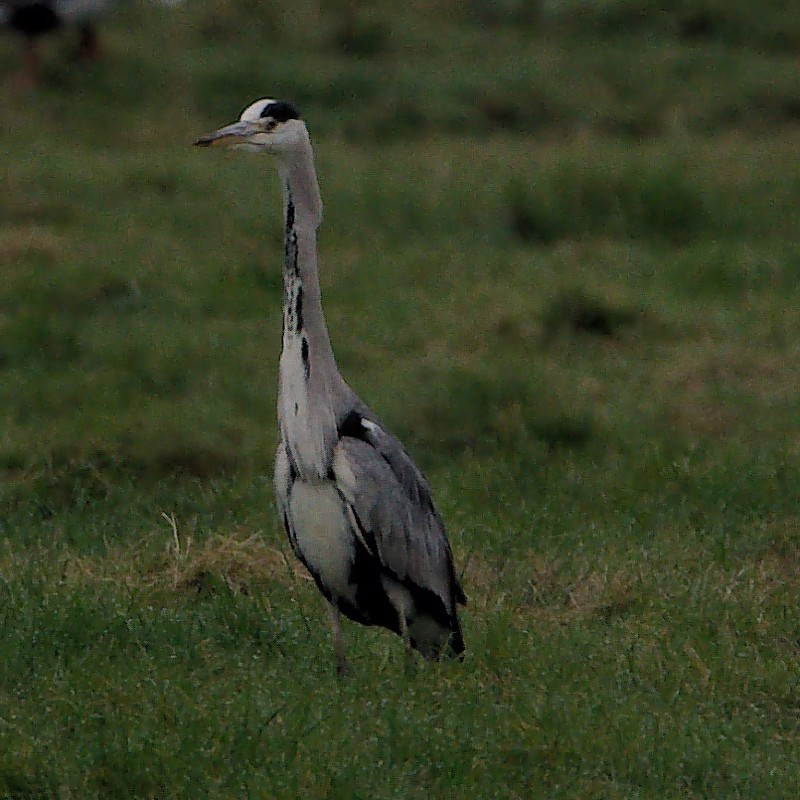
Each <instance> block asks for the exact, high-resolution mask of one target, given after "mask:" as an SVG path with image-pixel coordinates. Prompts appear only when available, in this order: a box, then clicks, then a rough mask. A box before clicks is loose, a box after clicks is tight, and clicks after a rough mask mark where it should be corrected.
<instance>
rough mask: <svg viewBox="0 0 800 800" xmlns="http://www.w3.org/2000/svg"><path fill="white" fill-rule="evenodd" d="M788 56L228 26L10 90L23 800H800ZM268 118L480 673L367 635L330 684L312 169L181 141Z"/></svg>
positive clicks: (449, 16)
mask: <svg viewBox="0 0 800 800" xmlns="http://www.w3.org/2000/svg"><path fill="white" fill-rule="evenodd" d="M754 8H755V7H754ZM798 31H800V15H798V13H797V12H796V11H795V10H794V9H793V7H789V6H787V5H785V4H781V3H774V4H767V6H763V4H762V5H760V6H759V9H758V13H756V12H755V11H754V10H753V9H751V8H750V7H749V6H747V5H743V4H736V3H727V4H722V3H717V2H712V0H708V2H703V3H700V4H697V3H692V4H689V3H686V4H683V3H678V4H673V7H671V9H670V10H669V11H665V10H663V9H660V8H656V7H655V6H653V5H652V4H650V5H648V4H632V3H628V2H625V0H613V2H604V3H593V4H586V3H571V2H565V3H557V4H556V3H538V4H537V3H534V4H528V3H513V2H510V3H504V4H496V5H495V6H492V7H491V8H490V7H489V6H487V5H485V4H477V3H467V4H455V3H450V2H444V0H442V2H439V3H421V2H418V3H412V4H410V5H407V6H405V7H404V8H403V9H402V10H401V9H399V7H398V8H394V7H392V8H389V7H388V6H387V7H383V6H380V7H377V8H376V9H366V8H365V7H363V6H361V5H360V4H355V3H350V2H347V1H346V0H341V1H340V2H332V1H331V2H326V3H323V4H320V5H316V4H310V3H308V4H300V5H299V6H294V5H293V6H291V7H290V6H289V5H288V4H280V3H278V4H273V5H272V6H271V7H270V9H267V10H264V9H263V8H262V7H261V5H259V4H255V3H250V2H244V0H237V1H236V2H225V3H214V4H212V3H197V4H192V9H189V8H188V7H186V8H184V7H178V8H177V9H173V10H170V9H165V8H159V7H153V6H151V5H145V4H143V3H142V4H138V3H137V4H130V5H127V6H123V7H121V8H119V9H117V10H116V11H114V12H113V13H112V14H111V15H110V16H109V18H108V19H107V20H106V22H105V23H104V25H103V35H104V49H105V53H104V56H103V60H102V61H101V62H100V63H99V64H96V65H89V66H88V67H85V68H80V67H79V66H77V65H73V64H71V62H69V61H68V60H67V59H66V57H65V56H66V53H65V51H66V50H67V49H68V42H67V40H66V38H62V39H54V40H52V41H51V42H50V43H49V44H48V46H47V48H46V52H45V54H44V63H45V68H44V74H43V79H42V83H41V86H40V87H39V89H38V90H37V91H36V92H35V93H34V94H20V93H18V92H17V91H16V90H14V89H13V87H12V85H11V84H9V85H8V86H5V87H4V88H3V90H2V91H3V99H4V103H3V104H1V105H0V120H2V126H0V136H2V140H3V144H4V147H3V149H2V151H0V152H2V154H3V155H1V156H0V159H2V165H3V174H4V178H5V182H4V190H3V192H2V193H0V261H2V270H3V281H2V286H3V292H2V293H0V415H1V416H0V422H1V423H2V424H0V470H2V483H0V653H2V654H3V655H2V658H0V796H3V797H13V798H51V797H52V798H55V797H58V798H63V797H81V798H94V797H97V798H100V797H125V798H131V797H142V798H166V797H209V798H227V797H297V796H304V797H331V798H334V797H348V798H355V797H363V798H367V797H369V798H382V797H403V798H408V797H412V798H413V797H432V796H433V797H451V796H456V795H459V796H461V795H471V796H474V797H481V798H482V797H487V798H491V797H497V798H512V797H526V798H527V797H552V798H560V797H563V798H601V797H602V798H623V797H624V798H668V797H697V798H700V797H747V798H751V797H763V798H773V797H775V798H791V797H794V796H795V795H796V786H797V784H798V779H799V778H800V774H798V772H799V770H798V766H797V765H798V763H800V759H799V758H798V735H799V734H800V717H798V701H797V696H798V694H797V693H798V678H800V672H799V671H798V656H800V646H799V645H798V641H799V639H798V636H799V635H800V633H799V631H798V623H797V620H798V611H800V609H799V608H798V600H797V598H798V588H800V571H799V570H798V557H800V552H799V549H798V538H797V495H798V485H800V482H799V481H798V478H800V475H798V468H797V453H798V443H799V442H800V439H799V438H798V426H797V419H798V412H800V408H799V407H798V399H797V391H796V387H797V385H798V380H800V361H798V352H797V345H796V342H797V341H798V333H799V332H800V316H799V315H798V311H797V309H798V295H800V280H799V279H798V275H800V272H798V259H797V254H796V246H795V243H796V240H797V236H798V232H799V231H798V222H797V218H796V214H795V213H794V212H795V209H796V208H797V201H798V199H800V197H799V196H800V182H799V181H798V179H797V176H796V174H795V173H796V152H797V146H798V144H799V143H800V134H799V131H798V127H797V118H798V114H797V81H796V75H797V57H796V54H795V50H796V47H795V44H796V42H797V39H798ZM9 41H11V40H9ZM14 65H15V56H14V50H13V48H11V47H9V48H8V50H5V51H4V52H3V53H2V54H0V66H2V67H3V68H4V69H5V70H8V71H10V70H12V69H13V67H14ZM264 95H272V96H281V97H287V98H289V99H294V100H296V101H297V102H298V103H299V104H300V105H301V107H302V109H303V111H304V112H305V116H306V118H307V119H308V122H309V126H310V128H311V130H312V135H313V136H314V139H315V143H316V150H317V160H318V169H319V172H320V179H321V184H322V191H323V195H324V199H325V202H326V208H325V225H324V228H323V236H322V240H321V248H322V253H321V263H322V282H323V288H324V293H325V303H326V311H327V315H328V322H329V327H330V329H331V333H332V337H333V340H334V347H335V349H336V352H337V357H338V360H339V363H340V366H341V369H342V371H343V372H344V373H345V375H346V377H347V378H348V380H349V381H350V382H351V384H352V385H353V386H354V387H355V388H356V389H357V390H358V391H359V392H360V393H361V394H362V396H363V397H364V398H365V399H366V400H367V401H368V402H369V403H370V404H371V405H372V406H373V407H374V408H375V409H376V410H377V411H378V412H379V413H380V414H381V416H382V417H383V418H384V419H385V420H386V421H387V423H388V424H389V425H390V426H391V427H392V428H393V429H394V430H395V431H396V432H397V433H398V434H400V435H401V437H402V438H403V440H404V441H405V442H406V443H407V444H408V445H409V447H410V449H411V450H412V452H413V453H414V455H415V457H416V458H417V459H418V460H419V462H420V463H421V464H422V465H423V466H424V468H425V470H426V472H427V473H428V476H429V478H430V480H431V483H432V484H433V486H434V489H435V494H436V497H437V500H438V504H439V506H440V509H441V511H442V514H443V516H444V518H445V520H446V522H447V524H448V528H449V531H450V538H451V541H452V543H453V548H454V551H455V554H456V561H457V564H458V566H459V569H460V570H462V571H463V578H464V584H465V587H466V589H467V593H468V595H469V598H470V605H469V606H468V608H467V609H466V610H465V612H464V627H465V636H466V639H467V645H468V655H467V658H466V660H465V662H464V663H463V664H449V663H447V664H441V665H426V664H416V663H415V664H411V665H409V664H407V663H406V662H405V661H404V659H403V657H402V648H401V646H400V642H399V641H398V640H396V639H395V638H394V637H391V636H390V635H389V634H387V633H385V632H381V631H371V630H366V629H361V628H356V627H355V626H348V628H347V630H346V636H347V640H348V646H349V650H350V653H351V658H352V665H353V670H352V674H351V675H350V676H349V677H348V678H347V679H346V680H339V679H337V678H336V676H335V674H334V670H333V668H332V661H333V659H332V648H331V643H330V637H329V634H328V631H327V628H326V617H325V614H324V610H323V605H322V601H321V600H320V599H319V597H318V596H317V593H316V590H315V588H314V587H313V584H311V583H310V582H309V580H308V578H307V577H306V576H305V575H304V574H303V572H302V570H301V569H300V568H299V567H298V566H297V564H296V563H295V561H294V559H293V558H292V556H291V553H290V552H289V549H288V547H287V545H286V543H285V542H284V537H283V534H282V532H281V531H280V530H279V526H278V525H277V520H276V514H275V511H274V508H273V501H272V489H271V462H272V453H273V450H274V443H275V423H274V394H275V374H276V367H277V356H278V346H279V345H278V338H279V337H278V332H279V330H280V316H279V315H280V302H281V297H282V287H281V285H280V252H281V226H280V219H279V215H280V207H279V198H278V191H277V186H276V181H275V179H274V175H273V174H272V171H271V170H272V167H271V165H270V164H268V163H266V161H265V160H264V159H258V158H252V157H245V156H241V155H238V154H232V155H228V156H216V155H215V154H213V153H212V154H209V153H207V152H203V153H200V152H198V151H196V150H193V149H192V148H191V147H190V143H191V141H193V139H194V138H196V136H197V135H199V134H201V133H203V132H205V131H207V130H208V129H210V128H211V127H214V126H217V125H219V124H221V123H224V122H227V121H229V120H231V119H233V118H234V117H235V115H236V114H238V112H239V110H240V108H241V107H243V106H244V105H245V104H246V103H247V102H249V101H250V100H251V99H254V98H256V97H259V96H264Z"/></svg>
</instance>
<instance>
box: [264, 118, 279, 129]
mask: <svg viewBox="0 0 800 800" xmlns="http://www.w3.org/2000/svg"><path fill="white" fill-rule="evenodd" d="M277 124H278V123H277V121H276V120H274V119H269V118H267V119H265V120H264V130H265V131H271V130H272V129H273V128H274V127H275V126H276V125H277Z"/></svg>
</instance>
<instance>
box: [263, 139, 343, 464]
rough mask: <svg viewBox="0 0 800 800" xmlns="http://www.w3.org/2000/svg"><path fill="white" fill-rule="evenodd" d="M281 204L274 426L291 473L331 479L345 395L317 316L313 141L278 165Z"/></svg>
mask: <svg viewBox="0 0 800 800" xmlns="http://www.w3.org/2000/svg"><path fill="white" fill-rule="evenodd" d="M278 169H279V172H280V177H281V184H282V188H283V198H284V235H285V243H284V265H283V283H284V302H283V347H282V350H281V361H280V376H279V378H280V380H279V390H278V419H279V422H280V427H281V434H282V438H283V441H284V444H285V446H286V448H287V451H288V454H289V458H290V461H291V463H292V464H293V468H294V469H295V470H297V471H298V472H299V473H300V474H301V475H303V476H304V477H305V478H307V479H308V480H324V479H325V478H326V476H327V475H328V474H329V473H330V468H331V459H332V458H333V448H334V446H335V443H336V440H337V420H338V419H339V418H340V417H341V416H342V414H343V413H344V412H345V410H346V409H345V407H346V403H347V400H348V398H349V396H350V394H351V393H350V390H349V389H348V387H347V385H346V384H345V383H344V381H343V380H342V378H341V376H340V375H339V371H338V370H337V368H336V361H335V360H334V357H333V350H332V349H331V343H330V339H329V338H328V328H327V326H326V324H325V316H324V315H323V313H322V300H321V296H320V287H319V276H318V274H317V228H318V226H319V223H320V221H321V218H322V203H321V201H320V196H319V188H318V186H317V177H316V174H315V172H314V158H313V154H312V151H311V143H310V141H306V146H305V147H303V148H300V149H299V150H297V151H295V152H294V153H293V154H292V156H291V158H288V157H287V158H283V159H281V161H279V165H278Z"/></svg>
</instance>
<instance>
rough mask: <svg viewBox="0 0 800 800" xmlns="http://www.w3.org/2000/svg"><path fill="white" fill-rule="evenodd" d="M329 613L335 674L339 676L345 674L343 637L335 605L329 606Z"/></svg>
mask: <svg viewBox="0 0 800 800" xmlns="http://www.w3.org/2000/svg"><path fill="white" fill-rule="evenodd" d="M330 611H331V630H332V631H333V649H334V651H335V653H336V672H337V673H338V674H339V675H346V674H347V657H346V656H345V653H344V637H343V636H342V625H341V620H340V615H339V609H338V608H336V606H335V605H331V606H330Z"/></svg>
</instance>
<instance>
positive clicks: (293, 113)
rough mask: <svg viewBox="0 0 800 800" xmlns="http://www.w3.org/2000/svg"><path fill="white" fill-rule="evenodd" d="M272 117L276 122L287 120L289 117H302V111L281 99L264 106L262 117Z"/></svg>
mask: <svg viewBox="0 0 800 800" xmlns="http://www.w3.org/2000/svg"><path fill="white" fill-rule="evenodd" d="M265 117H272V119H274V120H275V121H276V122H286V120H289V119H300V112H299V111H298V110H297V109H296V108H295V107H294V106H293V105H292V104H291V103H285V102H283V100H279V101H277V102H275V103H270V104H269V105H267V106H264V110H263V111H262V112H261V119H264V118H265Z"/></svg>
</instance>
